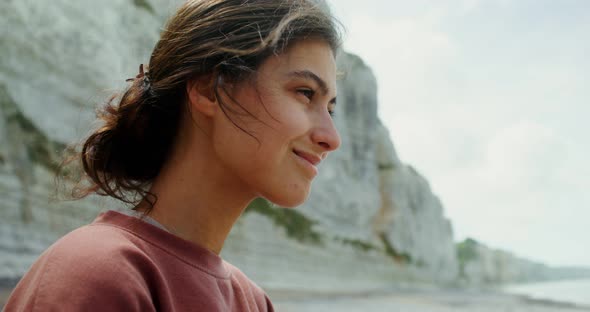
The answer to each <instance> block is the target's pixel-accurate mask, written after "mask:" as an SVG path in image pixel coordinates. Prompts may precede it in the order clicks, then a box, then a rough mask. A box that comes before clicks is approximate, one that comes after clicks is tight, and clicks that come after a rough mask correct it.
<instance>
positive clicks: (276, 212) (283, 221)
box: [245, 198, 322, 245]
mask: <svg viewBox="0 0 590 312" xmlns="http://www.w3.org/2000/svg"><path fill="white" fill-rule="evenodd" d="M249 212H257V213H259V214H261V215H264V216H266V217H268V218H270V219H271V220H272V221H273V222H274V224H275V225H277V226H279V227H282V228H284V230H285V233H286V234H287V236H289V237H291V238H293V239H295V240H298V241H300V242H302V243H312V244H315V245H321V244H322V235H321V234H320V233H319V232H317V231H315V230H314V229H313V226H314V224H316V223H317V222H316V221H313V220H311V219H309V218H308V217H306V216H305V215H303V214H302V213H301V212H299V211H296V210H295V209H287V208H280V207H274V205H273V204H271V203H270V202H268V201H267V200H265V199H263V198H257V199H255V200H254V201H252V203H250V205H248V207H247V208H246V211H245V213H249Z"/></svg>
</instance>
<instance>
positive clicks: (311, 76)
mask: <svg viewBox="0 0 590 312" xmlns="http://www.w3.org/2000/svg"><path fill="white" fill-rule="evenodd" d="M287 76H289V77H297V78H303V79H308V80H313V81H315V82H316V83H317V84H318V85H319V87H320V89H321V90H322V93H323V94H324V95H326V94H328V91H330V89H329V88H328V85H327V84H326V82H325V81H324V80H323V79H322V78H320V76H318V75H316V74H315V73H313V72H312V71H310V70H307V69H305V70H296V71H292V72H289V73H288V74H287Z"/></svg>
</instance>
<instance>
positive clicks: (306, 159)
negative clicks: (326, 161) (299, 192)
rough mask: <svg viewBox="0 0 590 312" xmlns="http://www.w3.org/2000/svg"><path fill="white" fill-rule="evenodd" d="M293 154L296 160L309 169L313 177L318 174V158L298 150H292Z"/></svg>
mask: <svg viewBox="0 0 590 312" xmlns="http://www.w3.org/2000/svg"><path fill="white" fill-rule="evenodd" d="M293 153H295V155H297V158H298V159H300V160H301V163H302V164H304V165H305V166H306V167H307V168H309V170H310V171H311V172H312V173H313V175H314V176H315V175H317V174H318V168H317V167H316V166H317V165H318V164H319V163H320V162H321V161H322V159H321V158H320V157H318V156H316V155H314V154H311V153H306V152H304V151H300V150H293Z"/></svg>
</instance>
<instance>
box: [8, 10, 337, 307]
mask: <svg viewBox="0 0 590 312" xmlns="http://www.w3.org/2000/svg"><path fill="white" fill-rule="evenodd" d="M338 42H339V41H338V34H337V31H336V29H335V26H334V21H333V19H332V18H331V17H330V16H329V15H327V13H325V12H324V11H322V10H321V9H320V8H318V7H317V5H316V4H314V2H312V1H303V0H281V1H277V0H250V1H242V0H240V1H235V0H234V1H219V0H217V1H213V0H208V1H187V2H186V3H185V4H184V5H183V6H182V7H181V8H180V9H179V10H178V12H177V13H176V14H175V15H174V16H173V17H172V18H171V19H170V21H169V22H168V24H167V26H166V27H165V29H164V31H163V32H162V34H161V38H160V40H159V42H158V43H157V45H156V46H155V48H154V51H153V53H152V56H151V59H150V62H149V71H147V70H146V71H144V68H143V66H140V72H139V74H138V75H137V76H136V77H135V78H133V79H132V83H131V85H130V86H129V87H128V88H127V90H126V91H125V92H124V93H123V94H122V95H121V96H115V97H113V98H112V99H111V100H110V101H109V102H108V103H107V105H106V106H105V108H104V109H103V110H102V112H101V113H100V114H99V117H100V118H101V119H102V121H103V124H102V126H101V127H100V128H99V129H98V130H96V131H95V132H94V133H92V134H91V135H90V136H89V138H88V139H87V140H86V141H85V143H84V145H83V148H82V150H81V153H80V155H79V159H80V160H81V162H82V165H83V168H84V173H85V177H86V178H87V179H88V182H90V184H89V185H88V184H86V185H87V186H88V187H87V188H86V189H83V192H82V195H88V194H91V193H98V194H101V195H108V196H111V197H113V198H117V199H119V200H121V201H123V202H126V203H130V204H132V206H133V207H134V208H133V210H131V212H128V213H118V212H115V211H108V212H106V213H103V214H101V215H100V216H98V218H97V219H96V220H95V221H94V222H93V223H92V224H90V225H87V226H84V227H82V228H79V229H77V230H75V231H73V232H71V233H69V234H68V235H66V236H64V237H63V238H62V239H60V240H59V241H58V242H57V243H55V244H54V245H53V246H51V247H50V248H49V249H48V250H47V251H46V252H45V253H43V255H42V256H41V257H40V258H39V259H38V260H37V262H36V263H35V264H34V265H33V266H32V268H31V269H30V271H29V272H28V273H27V274H26V275H25V276H24V277H23V279H22V280H21V281H20V283H19V284H18V285H17V287H16V289H15V290H14V292H13V294H12V296H11V298H10V299H9V300H8V303H7V305H6V307H5V310H6V311H37V310H39V311H272V310H273V308H272V305H271V303H270V300H269V299H268V297H267V296H266V294H265V293H264V292H263V291H262V290H261V288H259V287H258V286H256V285H255V284H254V283H253V282H252V281H250V280H249V279H248V278H247V277H246V276H245V275H244V274H243V273H242V272H240V271H239V270H238V269H237V268H235V267H233V266H232V265H230V264H228V263H227V262H225V261H223V260H222V259H221V258H220V257H219V253H220V251H221V249H222V247H223V243H224V241H225V239H226V237H227V235H228V234H229V232H230V230H231V227H232V226H233V224H234V222H235V221H236V219H237V218H238V217H239V216H240V214H241V213H242V212H243V210H244V209H245V208H246V206H247V205H248V203H250V202H251V201H252V200H253V199H255V198H257V197H264V198H266V199H268V200H270V201H272V202H274V203H276V204H278V205H280V206H284V207H293V206H296V205H299V204H301V203H302V202H303V201H304V200H305V199H306V198H307V196H308V194H309V191H310V186H311V182H312V180H313V178H314V177H315V176H316V175H317V173H318V171H317V170H318V169H317V165H318V163H319V162H320V161H321V160H323V159H325V158H326V156H327V155H328V153H329V152H331V151H333V150H335V149H336V148H338V146H339V144H340V138H339V136H338V133H337V131H336V129H335V128H334V124H333V121H332V119H331V114H332V111H333V109H334V105H335V101H336V98H335V95H336V82H335V76H336V68H335V61H334V55H335V52H336V49H337V47H338Z"/></svg>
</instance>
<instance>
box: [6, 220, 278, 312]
mask: <svg viewBox="0 0 590 312" xmlns="http://www.w3.org/2000/svg"><path fill="white" fill-rule="evenodd" d="M4 309H5V310H4V311H6V312H11V311H240V312H241V311H269V312H270V311H274V310H273V307H272V304H271V303H270V300H269V298H268V297H267V296H266V294H265V293H264V291H263V290H262V289H261V288H260V287H258V286H257V285H256V284H254V283H253V282H252V281H251V280H250V279H248V277H246V275H244V273H242V272H241V271H240V270H239V269H237V268H236V267H234V266H232V265H231V264H229V263H227V262H225V261H224V260H223V259H221V258H220V257H219V256H218V255H216V254H214V253H212V252H210V251H209V250H207V249H205V248H203V247H200V246H198V245H195V244H193V243H191V242H189V241H186V240H184V239H182V238H179V237H177V236H175V235H172V234H170V233H168V232H166V231H164V230H162V229H160V228H158V227H155V226H153V225H151V224H148V223H146V222H144V221H142V220H139V219H137V218H134V217H131V216H127V215H124V214H121V213H118V212H115V211H109V212H106V213H103V214H101V215H99V216H98V218H96V220H95V221H94V222H93V223H92V224H90V225H87V226H83V227H81V228H79V229H77V230H75V231H73V232H71V233H69V234H68V235H66V236H64V237H63V238H61V239H60V240H58V241H57V242H56V243H55V244H53V246H51V247H50V248H49V249H48V250H46V251H45V252H44V253H43V254H42V255H41V257H40V258H39V259H38V260H37V261H36V262H35V264H33V266H32V267H31V269H30V270H29V272H28V273H27V274H26V275H25V276H24V277H23V278H22V280H21V281H20V282H19V283H18V285H17V286H16V288H15V289H14V291H13V293H12V295H11V296H10V298H9V299H8V303H7V304H6V306H5V307H4Z"/></svg>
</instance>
